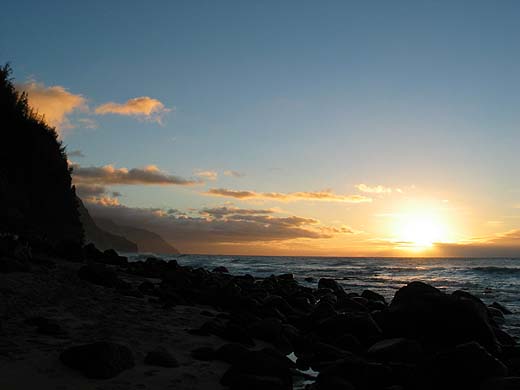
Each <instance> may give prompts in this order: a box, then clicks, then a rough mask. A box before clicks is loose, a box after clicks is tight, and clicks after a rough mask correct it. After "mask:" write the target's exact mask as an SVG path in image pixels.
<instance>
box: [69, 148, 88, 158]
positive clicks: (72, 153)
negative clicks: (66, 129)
mask: <svg viewBox="0 0 520 390" xmlns="http://www.w3.org/2000/svg"><path fill="white" fill-rule="evenodd" d="M67 156H68V157H80V158H81V157H85V155H84V154H83V152H82V151H81V150H71V151H70V152H67Z"/></svg>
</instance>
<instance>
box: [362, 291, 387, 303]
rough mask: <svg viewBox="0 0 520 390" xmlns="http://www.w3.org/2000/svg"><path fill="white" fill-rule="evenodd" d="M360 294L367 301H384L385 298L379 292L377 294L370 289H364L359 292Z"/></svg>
mask: <svg viewBox="0 0 520 390" xmlns="http://www.w3.org/2000/svg"><path fill="white" fill-rule="evenodd" d="M361 296H362V297H363V298H366V299H368V300H369V301H379V302H383V303H386V299H385V297H384V296H382V295H381V294H378V293H376V292H374V291H372V290H364V291H363V292H362V293H361Z"/></svg>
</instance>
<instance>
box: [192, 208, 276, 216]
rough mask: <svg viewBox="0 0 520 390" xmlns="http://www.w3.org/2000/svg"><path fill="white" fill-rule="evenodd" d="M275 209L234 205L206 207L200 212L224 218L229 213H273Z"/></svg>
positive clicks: (234, 214)
mask: <svg viewBox="0 0 520 390" xmlns="http://www.w3.org/2000/svg"><path fill="white" fill-rule="evenodd" d="M275 212H276V210H274V209H241V208H238V207H233V206H229V207H228V206H222V207H214V208H204V209H202V210H200V211H199V214H201V215H204V216H211V217H214V218H224V217H227V216H229V215H233V216H236V215H259V214H273V213H275Z"/></svg>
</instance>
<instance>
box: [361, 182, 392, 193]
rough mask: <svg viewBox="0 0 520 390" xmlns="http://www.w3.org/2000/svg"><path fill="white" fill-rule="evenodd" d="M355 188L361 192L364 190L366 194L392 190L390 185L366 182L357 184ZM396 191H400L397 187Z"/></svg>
mask: <svg viewBox="0 0 520 390" xmlns="http://www.w3.org/2000/svg"><path fill="white" fill-rule="evenodd" d="M356 188H357V189H358V190H359V191H361V192H366V193H368V194H390V193H391V192H392V189H391V188H390V187H385V186H382V185H377V186H369V185H366V184H363V183H361V184H357V185H356ZM397 192H401V190H400V189H398V191H397Z"/></svg>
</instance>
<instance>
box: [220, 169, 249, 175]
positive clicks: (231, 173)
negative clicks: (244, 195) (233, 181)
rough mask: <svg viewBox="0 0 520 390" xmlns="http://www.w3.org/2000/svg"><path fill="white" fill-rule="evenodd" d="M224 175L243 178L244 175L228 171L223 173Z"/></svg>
mask: <svg viewBox="0 0 520 390" xmlns="http://www.w3.org/2000/svg"><path fill="white" fill-rule="evenodd" d="M224 175H225V176H231V177H244V176H245V175H246V174H245V173H242V172H238V171H234V170H232V169H230V170H227V171H224Z"/></svg>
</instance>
